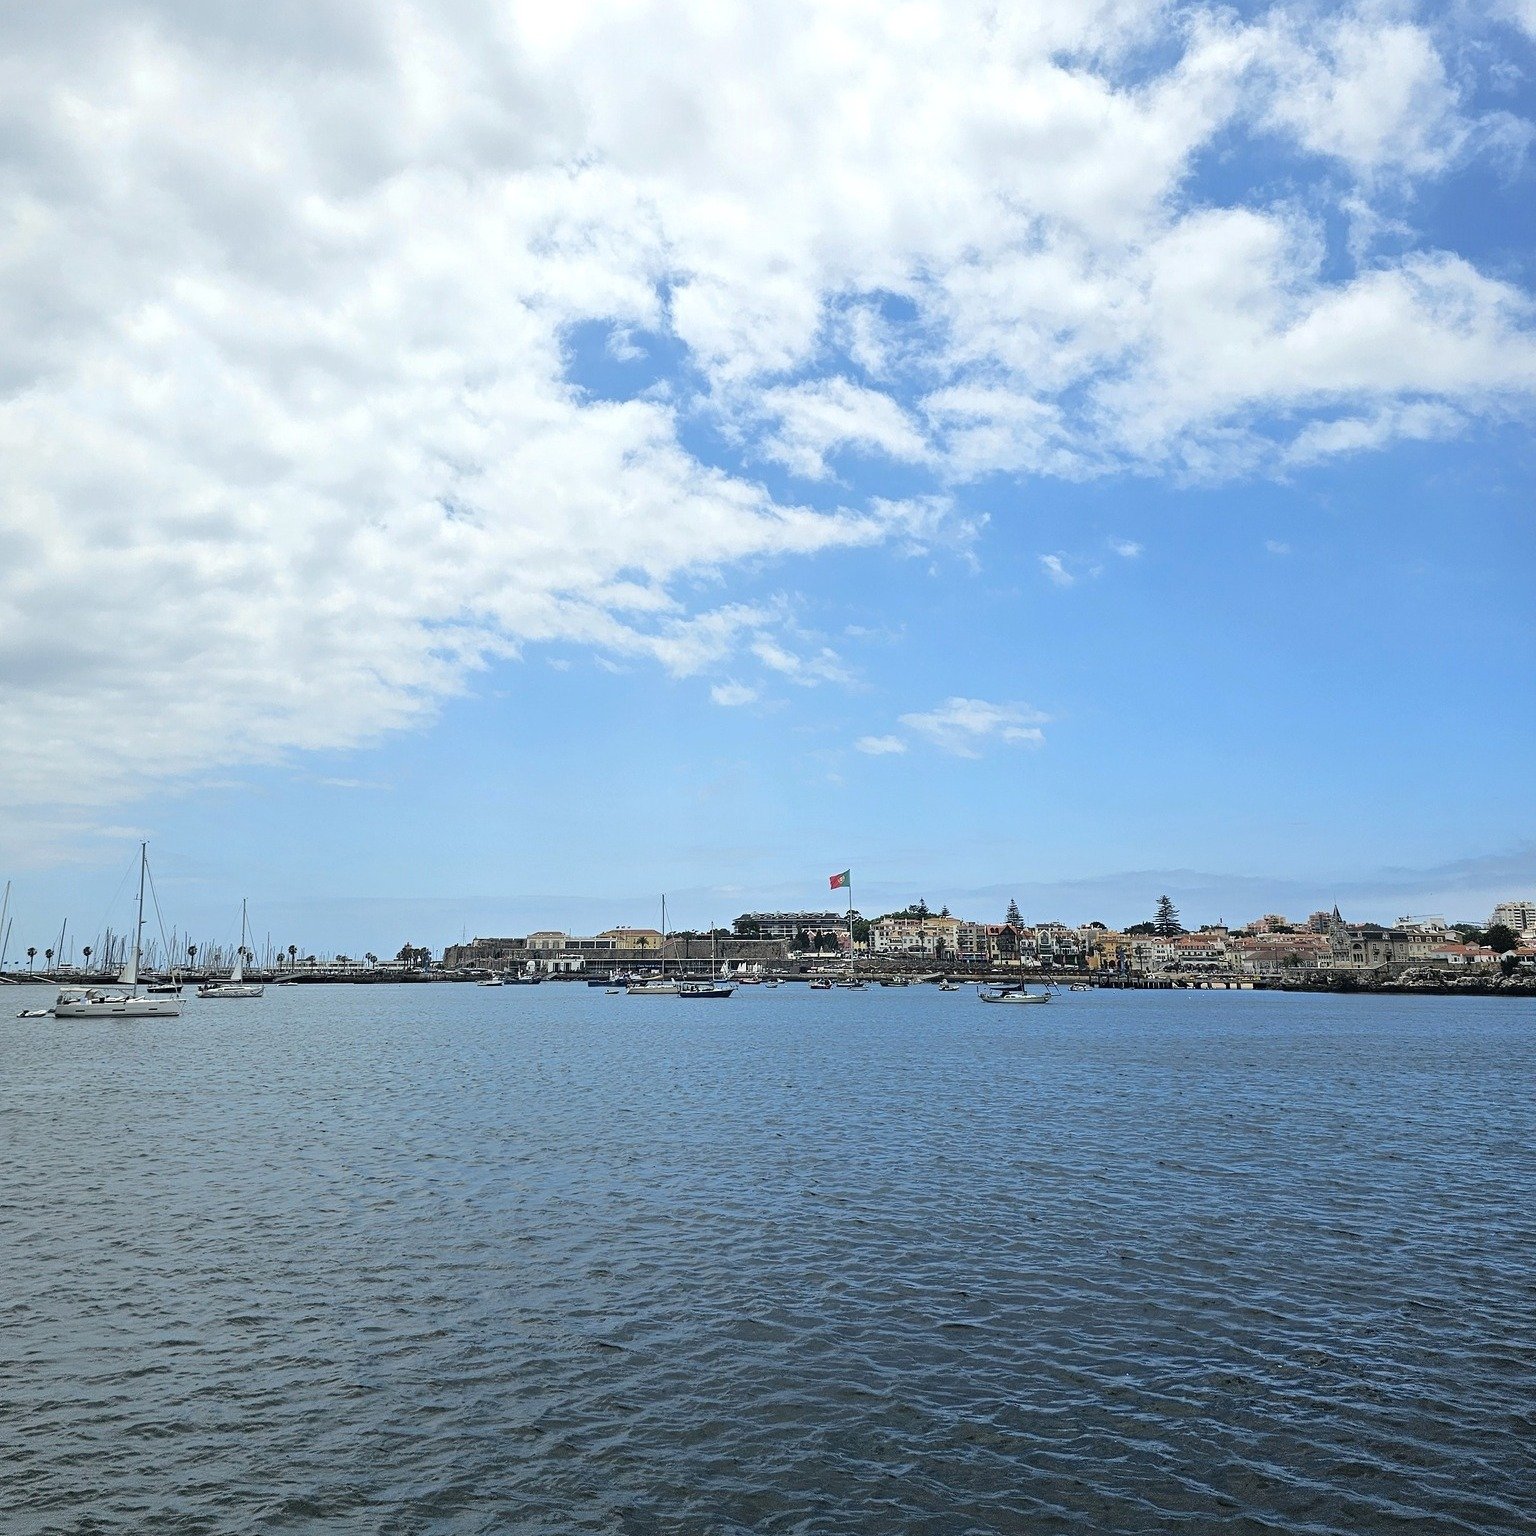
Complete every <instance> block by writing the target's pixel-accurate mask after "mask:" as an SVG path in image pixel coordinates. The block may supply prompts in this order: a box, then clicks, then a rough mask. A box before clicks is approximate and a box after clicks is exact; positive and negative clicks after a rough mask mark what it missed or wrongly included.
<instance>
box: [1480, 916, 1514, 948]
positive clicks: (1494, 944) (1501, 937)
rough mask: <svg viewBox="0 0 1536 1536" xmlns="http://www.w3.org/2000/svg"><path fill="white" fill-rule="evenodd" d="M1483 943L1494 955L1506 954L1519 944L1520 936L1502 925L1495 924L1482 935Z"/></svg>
mask: <svg viewBox="0 0 1536 1536" xmlns="http://www.w3.org/2000/svg"><path fill="white" fill-rule="evenodd" d="M1483 943H1484V944H1486V945H1487V946H1488V948H1489V949H1491V950H1492V951H1493V952H1494V954H1496V955H1504V954H1508V953H1509V951H1510V950H1512V949H1514V948H1515V947H1516V946H1517V945H1518V944H1519V943H1520V935H1519V934H1518V933H1516V932H1515V930H1514V929H1513V928H1510V927H1508V926H1507V925H1506V924H1504V923H1495V924H1494V925H1493V927H1491V928H1490V929H1489V930H1488V931H1487V932H1486V933H1485V934H1484V935H1483Z"/></svg>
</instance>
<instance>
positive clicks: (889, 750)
mask: <svg viewBox="0 0 1536 1536" xmlns="http://www.w3.org/2000/svg"><path fill="white" fill-rule="evenodd" d="M854 746H856V747H857V748H858V749H859V751H860V752H867V753H869V755H870V756H871V757H889V756H892V755H895V754H897V753H901V752H905V751H906V750H907V744H906V742H904V741H903V740H902V739H901V737H900V736H860V737H859V739H858V740H857V741H856V742H854Z"/></svg>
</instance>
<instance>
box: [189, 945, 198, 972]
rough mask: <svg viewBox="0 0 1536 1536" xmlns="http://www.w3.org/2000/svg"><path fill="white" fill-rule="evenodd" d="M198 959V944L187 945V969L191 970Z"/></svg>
mask: <svg viewBox="0 0 1536 1536" xmlns="http://www.w3.org/2000/svg"><path fill="white" fill-rule="evenodd" d="M196 961H197V945H196V944H188V945H187V969H188V970H189V971H190V970H191V969H192V967H193V965H194V964H195V963H196Z"/></svg>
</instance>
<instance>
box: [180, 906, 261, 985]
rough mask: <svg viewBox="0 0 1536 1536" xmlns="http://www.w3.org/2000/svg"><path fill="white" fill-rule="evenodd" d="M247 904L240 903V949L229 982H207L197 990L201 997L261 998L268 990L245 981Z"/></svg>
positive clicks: (253, 982) (236, 953) (256, 983)
mask: <svg viewBox="0 0 1536 1536" xmlns="http://www.w3.org/2000/svg"><path fill="white" fill-rule="evenodd" d="M245 956H246V943H245V902H244V901H243V900H242V901H241V903H240V948H239V949H237V950H236V951H235V968H234V969H233V970H232V971H231V972H230V973H229V980H228V981H205V982H204V983H203V984H202V986H200V987H199V988H198V989H197V995H198V996H199V997H218V998H225V997H260V996H261V995H262V993H263V992H265V991H266V988H265V987H264V986H262V984H261V983H260V982H259V981H247V980H246V979H245Z"/></svg>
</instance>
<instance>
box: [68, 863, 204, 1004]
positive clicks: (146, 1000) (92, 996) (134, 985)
mask: <svg viewBox="0 0 1536 1536" xmlns="http://www.w3.org/2000/svg"><path fill="white" fill-rule="evenodd" d="M148 872H149V845H148V844H147V843H140V844H139V916H138V922H137V923H136V924H135V925H134V930H133V958H132V959H131V960H130V961H129V962H128V964H127V965H126V966H125V967H124V968H123V971H122V974H121V975H120V976H119V977H118V978H117V981H118V986H119V987H126V988H127V989H128V990H127V991H126V992H123V991H108V990H106V989H104V988H100V987H83V988H82V987H65V988H63V989H62V990H61V991H60V992H59V995H58V997H57V998H56V999H55V1000H54V1004H53V1016H54V1018H56V1019H178V1018H180V1017H181V1000H180V999H179V998H177V997H174V996H172V997H163V996H162V997H150V996H148V995H146V993H144V992H143V991H141V990H140V987H139V959H140V956H141V955H142V953H143V949H144V881H145V877H146V876H147V874H148Z"/></svg>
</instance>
